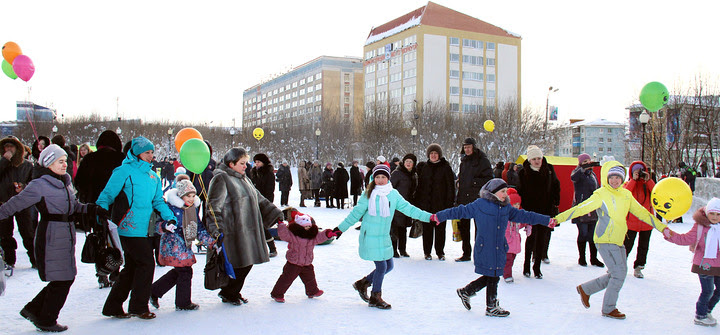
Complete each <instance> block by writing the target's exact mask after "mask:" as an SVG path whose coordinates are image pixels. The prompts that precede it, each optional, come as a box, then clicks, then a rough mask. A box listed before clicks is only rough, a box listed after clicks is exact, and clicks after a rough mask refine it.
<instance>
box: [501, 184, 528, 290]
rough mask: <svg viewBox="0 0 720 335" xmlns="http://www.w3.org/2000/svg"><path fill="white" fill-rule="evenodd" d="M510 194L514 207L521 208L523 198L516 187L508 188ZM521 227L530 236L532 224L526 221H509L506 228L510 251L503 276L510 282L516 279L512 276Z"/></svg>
mask: <svg viewBox="0 0 720 335" xmlns="http://www.w3.org/2000/svg"><path fill="white" fill-rule="evenodd" d="M511 190H512V191H511ZM508 196H509V197H510V204H511V205H512V206H513V207H515V208H517V209H520V202H521V201H522V198H520V195H519V194H517V191H515V189H508ZM521 228H525V234H526V235H527V236H530V232H531V229H532V226H530V225H528V224H526V223H515V222H512V221H508V225H507V229H505V240H507V244H508V252H507V261H506V262H505V269H504V270H503V278H505V282H506V283H508V284H509V283H512V282H513V281H514V279H513V276H512V267H513V263H514V262H515V256H517V254H519V253H520V242H521V241H520V240H521V238H520V229H521Z"/></svg>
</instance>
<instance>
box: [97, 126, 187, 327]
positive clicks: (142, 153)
mask: <svg viewBox="0 0 720 335" xmlns="http://www.w3.org/2000/svg"><path fill="white" fill-rule="evenodd" d="M154 150H155V146H154V145H153V144H152V142H150V141H149V140H148V139H146V138H145V137H142V136H140V137H137V138H134V139H133V140H132V144H131V146H130V151H128V153H127V157H126V158H125V160H124V161H123V163H122V165H120V166H118V167H117V168H115V170H113V174H112V176H111V177H110V180H108V183H107V185H106V186H105V189H103V191H102V193H100V195H99V196H98V200H97V202H96V204H97V205H98V206H100V207H102V208H105V209H108V208H109V206H110V205H111V204H113V202H115V200H116V199H115V198H116V197H117V196H118V194H120V192H121V191H122V192H124V193H125V196H126V197H127V203H128V208H127V209H126V211H125V214H124V215H123V216H122V219H121V220H119V221H120V222H118V223H117V225H118V235H120V244H121V245H122V248H123V252H124V258H125V266H124V267H123V270H122V271H121V272H120V277H119V278H118V281H117V282H116V283H115V285H113V287H112V290H111V291H110V294H109V295H108V297H107V300H105V306H104V307H103V311H102V313H103V315H105V316H111V317H116V318H129V317H131V316H137V317H139V318H141V319H153V318H155V314H154V313H152V312H150V309H149V308H148V300H149V299H150V291H151V286H152V280H153V275H154V272H155V259H154V256H153V246H152V241H151V239H150V238H148V225H149V224H150V216H151V214H152V212H153V209H155V210H157V211H158V212H159V213H160V216H161V217H162V219H163V220H164V221H168V224H175V223H176V222H177V219H176V218H175V215H174V214H173V212H172V211H171V210H170V208H169V207H168V205H167V203H165V200H164V199H163V192H162V181H161V180H160V177H158V175H157V174H155V172H153V171H152V165H151V164H150V162H151V161H152V158H153V154H154ZM116 207H117V204H116ZM131 291H132V295H131V297H130V303H129V305H128V312H129V314H128V313H125V312H124V310H123V303H124V302H125V300H127V298H128V295H129V294H130V292H131Z"/></svg>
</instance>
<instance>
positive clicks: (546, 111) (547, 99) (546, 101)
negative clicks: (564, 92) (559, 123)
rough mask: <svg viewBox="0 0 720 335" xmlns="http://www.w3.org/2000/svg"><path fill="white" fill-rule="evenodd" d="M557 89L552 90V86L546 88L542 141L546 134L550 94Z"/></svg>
mask: <svg viewBox="0 0 720 335" xmlns="http://www.w3.org/2000/svg"><path fill="white" fill-rule="evenodd" d="M558 90H559V88H557V87H556V88H555V89H553V87H552V86H550V88H548V93H547V98H546V99H545V126H544V128H543V139H545V132H547V125H548V110H549V108H550V93H553V92H557V91H558Z"/></svg>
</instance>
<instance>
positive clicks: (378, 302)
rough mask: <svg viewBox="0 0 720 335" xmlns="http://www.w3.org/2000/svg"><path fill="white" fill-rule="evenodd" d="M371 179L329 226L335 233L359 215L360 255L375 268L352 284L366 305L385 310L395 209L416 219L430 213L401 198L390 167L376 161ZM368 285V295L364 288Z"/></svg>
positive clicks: (350, 223)
mask: <svg viewBox="0 0 720 335" xmlns="http://www.w3.org/2000/svg"><path fill="white" fill-rule="evenodd" d="M372 176H373V181H372V182H371V183H370V184H369V185H368V187H367V190H366V191H365V196H363V197H361V198H360V200H359V201H358V204H357V206H355V207H354V208H353V210H352V212H350V214H348V216H347V218H345V220H344V221H343V222H342V223H340V225H339V226H338V227H336V228H335V229H333V232H335V233H336V234H337V235H338V236H340V234H342V232H344V231H346V230H348V229H349V228H350V227H351V226H352V225H354V224H355V223H357V222H358V221H360V218H362V222H363V224H362V228H361V229H360V248H359V253H360V258H362V259H364V260H368V261H373V262H375V270H373V271H372V272H370V274H369V275H367V276H366V277H363V278H362V279H360V280H358V281H356V282H355V284H353V287H354V288H355V289H356V290H357V291H358V293H360V298H362V299H363V301H365V302H368V306H370V307H377V308H380V309H389V308H390V304H388V303H386V302H385V301H383V299H382V282H383V278H384V277H385V274H387V273H388V272H390V270H392V268H393V258H392V257H393V246H392V240H391V239H390V226H391V224H392V219H393V214H394V213H395V210H398V211H400V212H401V213H403V214H405V215H407V216H409V217H411V218H414V219H418V220H420V221H424V222H429V221H430V215H431V214H430V213H428V212H426V211H423V210H421V209H419V208H417V207H415V206H413V205H411V204H410V203H409V202H407V200H405V199H404V198H403V197H402V195H400V193H398V191H397V190H395V189H394V188H393V186H392V183H390V181H389V180H390V168H389V167H388V166H387V165H384V164H379V165H377V166H375V168H373V170H372ZM371 285H372V292H371V296H370V297H368V294H367V289H368V287H370V286H371Z"/></svg>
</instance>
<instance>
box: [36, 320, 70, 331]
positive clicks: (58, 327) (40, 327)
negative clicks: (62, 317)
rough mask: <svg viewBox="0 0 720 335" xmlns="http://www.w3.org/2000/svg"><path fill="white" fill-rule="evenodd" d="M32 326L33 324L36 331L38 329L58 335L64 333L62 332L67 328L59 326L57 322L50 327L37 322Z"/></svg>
mask: <svg viewBox="0 0 720 335" xmlns="http://www.w3.org/2000/svg"><path fill="white" fill-rule="evenodd" d="M34 324H35V327H37V328H38V329H40V330H41V331H44V332H50V333H59V332H64V331H66V330H68V326H64V325H61V324H59V323H57V322H55V324H54V325H51V326H45V325H41V324H39V323H37V322H36V323H34Z"/></svg>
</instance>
